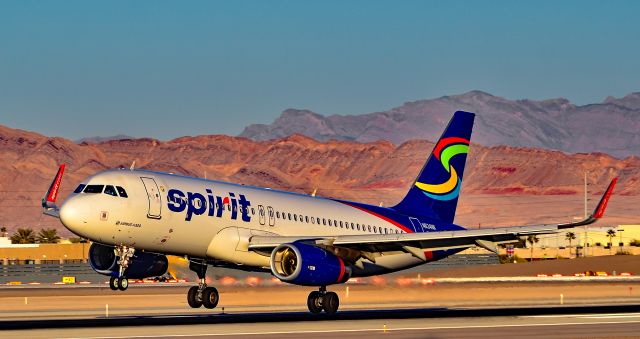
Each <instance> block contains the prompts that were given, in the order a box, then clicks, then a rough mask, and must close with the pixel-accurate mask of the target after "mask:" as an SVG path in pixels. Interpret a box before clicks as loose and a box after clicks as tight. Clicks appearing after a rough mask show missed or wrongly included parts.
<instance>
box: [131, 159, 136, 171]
mask: <svg viewBox="0 0 640 339" xmlns="http://www.w3.org/2000/svg"><path fill="white" fill-rule="evenodd" d="M135 168H136V161H135V160H134V161H133V162H132V163H131V166H129V170H130V171H133V170H134V169H135Z"/></svg>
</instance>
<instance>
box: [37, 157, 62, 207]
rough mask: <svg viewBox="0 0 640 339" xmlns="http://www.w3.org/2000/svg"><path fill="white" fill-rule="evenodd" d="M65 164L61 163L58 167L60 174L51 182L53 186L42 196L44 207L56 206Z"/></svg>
mask: <svg viewBox="0 0 640 339" xmlns="http://www.w3.org/2000/svg"><path fill="white" fill-rule="evenodd" d="M64 167H65V165H64V164H62V165H60V168H58V174H56V177H55V178H54V179H53V181H52V182H51V186H49V189H48V190H47V194H45V196H44V197H43V198H42V207H44V208H52V207H54V206H55V203H56V199H58V192H60V184H61V183H62V175H63V174H64Z"/></svg>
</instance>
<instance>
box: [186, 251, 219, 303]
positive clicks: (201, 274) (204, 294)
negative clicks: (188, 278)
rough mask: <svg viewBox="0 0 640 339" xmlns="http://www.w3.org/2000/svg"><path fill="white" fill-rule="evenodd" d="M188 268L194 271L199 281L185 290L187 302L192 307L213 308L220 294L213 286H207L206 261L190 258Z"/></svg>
mask: <svg viewBox="0 0 640 339" xmlns="http://www.w3.org/2000/svg"><path fill="white" fill-rule="evenodd" d="M189 269H191V270H192V271H194V272H196V274H197V275H198V279H200V282H199V283H198V286H193V287H191V288H190V289H189V292H187V303H188V304H189V306H191V307H192V308H199V307H201V306H204V307H206V308H208V309H213V308H215V307H216V306H218V301H220V295H219V294H218V290H217V289H216V288H215V287H212V286H211V287H210V286H207V283H206V279H205V278H206V273H207V262H206V261H205V260H198V261H196V260H193V259H192V260H191V261H189Z"/></svg>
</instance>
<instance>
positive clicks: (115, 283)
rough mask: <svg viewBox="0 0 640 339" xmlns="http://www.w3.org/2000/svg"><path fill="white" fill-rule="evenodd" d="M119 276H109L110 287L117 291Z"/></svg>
mask: <svg viewBox="0 0 640 339" xmlns="http://www.w3.org/2000/svg"><path fill="white" fill-rule="evenodd" d="M118 286H119V285H118V278H116V277H111V278H109V288H110V289H111V290H112V291H117V290H118Z"/></svg>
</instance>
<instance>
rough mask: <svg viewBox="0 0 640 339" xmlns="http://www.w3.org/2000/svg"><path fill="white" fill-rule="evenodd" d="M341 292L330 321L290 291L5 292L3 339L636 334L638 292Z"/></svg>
mask: <svg viewBox="0 0 640 339" xmlns="http://www.w3.org/2000/svg"><path fill="white" fill-rule="evenodd" d="M346 287H347V286H342V287H334V290H335V291H336V292H338V294H339V295H340V298H341V304H342V305H341V307H340V311H339V312H338V313H337V314H336V315H335V316H332V317H328V316H326V315H322V314H321V315H312V314H310V313H309V312H307V311H306V306H305V305H306V304H305V302H306V295H307V294H308V292H309V290H310V289H309V288H304V287H296V286H281V287H271V288H262V287H261V288H247V287H226V288H224V289H221V291H220V292H221V302H220V307H219V308H216V309H214V310H206V309H203V308H200V309H191V308H189V307H188V306H187V305H186V300H185V295H184V294H185V293H186V289H187V288H188V287H187V286H174V287H160V286H154V287H142V286H132V287H131V288H129V290H127V291H125V292H120V291H116V292H114V291H110V290H109V289H108V287H107V288H105V287H66V286H65V287H56V288H29V287H27V288H22V287H21V288H2V289H0V332H1V333H0V337H2V338H27V337H28V338H72V337H81V338H151V337H166V338H177V337H186V338H191V337H196V338H197V337H220V336H222V337H225V336H226V337H239V336H242V337H255V338H299V337H305V338H307V337H308V338H324V337H336V336H339V337H346V338H360V337H371V336H374V337H378V336H389V337H398V338H477V337H487V336H491V337H512V336H517V337H518V338H522V337H525V338H526V337H542V336H544V337H547V338H567V337H572V338H575V337H630V338H632V337H638V334H639V333H640V313H639V312H640V296H639V295H638V293H636V292H637V291H640V286H638V283H637V282H604V281H603V282H586V283H575V282H562V283H552V282H550V281H549V282H542V283H513V282H509V283H495V282H494V283H491V284H487V283H473V284H471V283H462V284H435V285H419V286H404V287H398V286H367V285H352V286H348V287H349V290H347V289H346ZM558 296H561V299H558ZM107 305H108V306H109V308H108V309H107V308H106V307H105V306H107ZM222 307H225V310H224V313H223V309H222Z"/></svg>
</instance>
